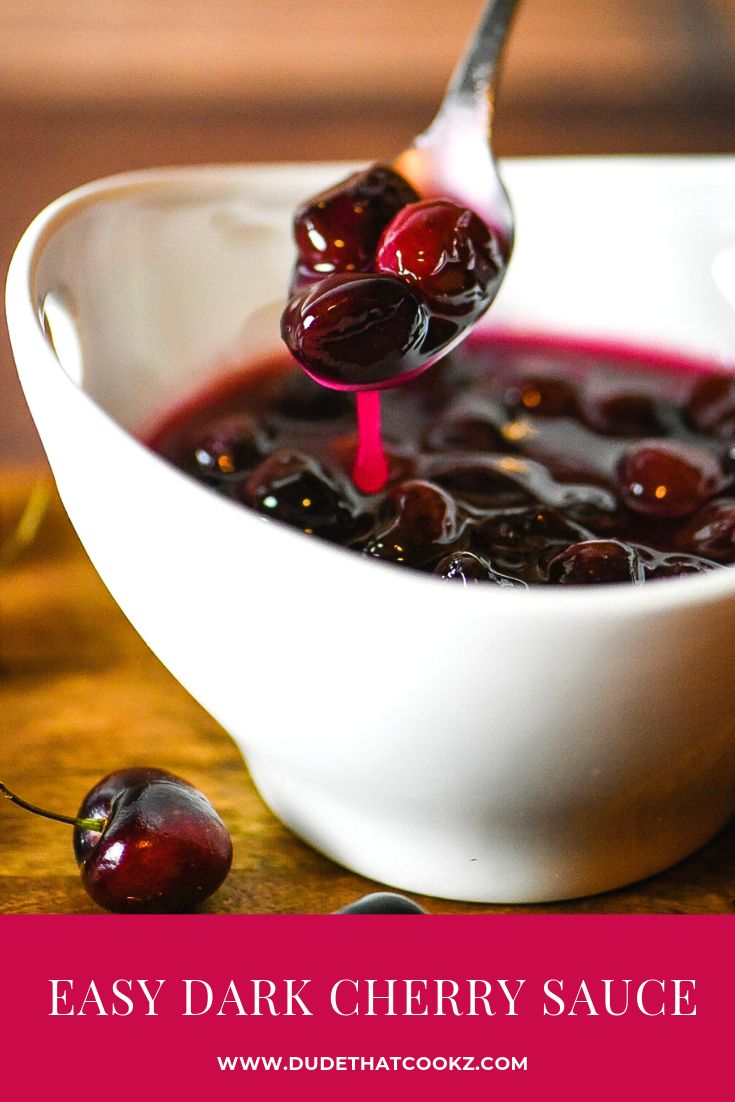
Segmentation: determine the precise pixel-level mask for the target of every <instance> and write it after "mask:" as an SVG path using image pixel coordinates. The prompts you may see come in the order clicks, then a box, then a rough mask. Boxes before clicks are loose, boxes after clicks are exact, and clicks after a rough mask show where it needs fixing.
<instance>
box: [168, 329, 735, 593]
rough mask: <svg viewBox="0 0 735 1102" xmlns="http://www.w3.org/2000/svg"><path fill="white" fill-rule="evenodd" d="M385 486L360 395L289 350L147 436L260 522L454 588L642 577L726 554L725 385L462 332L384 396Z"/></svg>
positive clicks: (730, 436) (732, 513)
mask: <svg viewBox="0 0 735 1102" xmlns="http://www.w3.org/2000/svg"><path fill="white" fill-rule="evenodd" d="M382 429H383V438H384V442H385V449H386V457H387V461H388V466H389V472H388V481H387V484H386V486H385V488H384V489H383V490H382V491H381V492H379V493H375V494H365V493H360V492H358V491H357V490H356V488H355V486H354V483H353V481H352V479H351V477H350V472H351V471H352V470H353V468H354V460H355V454H356V450H357V425H356V416H355V400H354V396H352V395H350V394H347V393H343V392H340V391H337V390H329V389H325V388H324V387H321V386H320V385H319V384H318V383H316V382H314V381H313V380H311V379H310V378H309V377H308V376H306V375H305V374H304V373H303V372H302V371H301V370H300V369H299V368H298V367H297V366H296V365H295V364H293V363H292V362H291V361H290V360H289V358H288V356H287V355H285V354H284V356H283V357H279V358H274V359H273V360H270V361H268V362H263V363H260V364H256V365H251V366H250V368H249V370H248V371H247V373H245V372H243V374H242V375H241V376H230V377H228V378H227V380H225V381H223V382H222V383H221V384H220V385H219V387H214V388H213V389H210V390H209V391H208V393H207V395H206V396H205V397H202V398H201V399H195V400H194V401H192V402H191V403H189V404H188V405H187V406H186V407H185V408H182V409H181V410H179V411H178V412H177V413H174V414H172V415H171V416H170V417H168V418H167V419H166V421H165V422H164V423H163V424H161V425H160V426H159V427H158V428H157V430H156V431H155V432H154V433H153V434H151V435H150V437H149V439H148V443H149V444H150V445H151V447H153V448H154V449H155V450H156V451H158V452H159V453H160V454H161V455H163V456H164V457H165V458H167V459H169V460H170V461H171V462H173V463H174V464H176V465H177V466H178V467H180V468H181V469H182V470H184V471H186V472H187V473H188V474H190V475H192V476H193V477H195V478H197V479H199V480H201V481H203V482H205V483H206V484H208V485H209V486H211V487H212V488H213V489H214V490H215V491H216V492H218V493H221V494H223V495H225V496H227V497H229V498H232V499H233V500H235V501H238V502H241V503H242V504H243V505H244V506H246V507H249V508H252V509H255V510H256V511H258V512H259V513H261V514H262V515H264V516H268V517H271V518H273V519H274V520H275V521H282V522H284V523H286V524H289V525H292V526H293V527H295V528H298V529H300V530H301V531H303V532H304V533H306V534H307V535H309V536H313V537H319V538H322V539H326V540H328V541H330V542H332V543H336V544H340V545H342V546H344V547H347V548H350V549H352V550H353V551H355V552H357V553H359V554H361V555H364V556H366V557H370V558H373V559H376V560H378V561H382V562H389V563H393V564H396V565H399V566H407V567H413V568H415V569H418V570H422V571H424V572H427V573H433V574H436V575H438V576H439V577H441V578H444V579H448V580H454V581H460V582H463V583H464V584H475V583H478V582H486V583H490V584H496V585H503V586H514V587H518V588H524V587H526V586H529V585H550V584H551V585H586V584H590V583H598V584H599V583H611V582H628V583H632V584H642V583H644V582H648V581H650V580H654V579H658V578H664V577H671V576H676V575H682V574H691V573H700V572H703V571H707V570H711V569H714V568H716V567H717V566H719V565H727V564H730V563H733V562H735V380H733V378H732V377H730V376H728V375H725V374H723V373H722V372H718V371H717V370H716V369H714V368H712V369H710V368H708V367H707V366H706V365H703V364H696V363H688V362H685V361H683V360H682V361H678V362H675V361H674V359H673V358H667V357H666V356H663V355H657V354H653V355H646V354H644V353H636V352H633V351H630V350H626V349H614V348H606V347H602V346H593V345H590V346H582V345H575V344H573V343H569V344H565V343H562V342H557V341H554V340H548V341H544V340H542V339H540V338H533V339H521V338H518V339H509V338H507V337H506V338H504V339H495V340H493V339H487V338H479V337H477V336H474V337H471V338H470V339H469V340H468V341H467V342H465V344H464V345H462V346H460V347H459V348H458V349H457V350H455V351H454V352H453V353H451V354H450V356H448V357H447V358H446V359H445V360H444V361H442V362H440V363H439V364H437V365H435V366H434V367H432V368H431V370H430V371H428V372H426V373H425V374H424V375H422V376H420V377H419V378H416V379H414V380H413V381H410V382H408V383H406V384H404V385H403V386H401V387H397V388H395V389H391V390H387V391H385V392H384V393H383V394H382Z"/></svg>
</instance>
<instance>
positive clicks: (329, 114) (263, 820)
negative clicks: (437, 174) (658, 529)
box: [0, 0, 735, 913]
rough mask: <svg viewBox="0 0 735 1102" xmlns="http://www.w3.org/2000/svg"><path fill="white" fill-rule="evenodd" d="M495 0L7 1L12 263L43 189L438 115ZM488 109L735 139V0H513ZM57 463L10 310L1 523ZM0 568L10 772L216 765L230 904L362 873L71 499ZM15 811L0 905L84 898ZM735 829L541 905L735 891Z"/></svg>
mask: <svg viewBox="0 0 735 1102" xmlns="http://www.w3.org/2000/svg"><path fill="white" fill-rule="evenodd" d="M481 6H482V0H0V268H2V269H5V268H6V267H7V264H8V262H9V260H10V256H11V253H12V250H13V247H14V245H15V243H16V241H17V239H18V237H19V236H20V234H21V233H22V231H23V229H24V228H25V226H26V225H27V223H28V222H29V221H30V219H31V218H32V217H33V215H34V214H35V213H36V212H37V211H38V210H39V209H40V208H41V207H42V206H44V205H45V204H46V203H47V202H49V200H51V199H52V198H53V197H54V196H56V195H58V194H60V193H61V192H64V191H66V190H68V189H69V188H72V187H74V186H76V185H78V184H81V183H83V182H85V181H86V180H90V179H93V178H95V177H99V176H104V175H108V174H110V173H113V172H119V171H123V170H125V169H131V168H139V167H143V166H148V165H165V164H185V163H196V162H199V163H201V162H233V161H235V162H237V161H257V160H282V159H293V160H299V159H325V158H335V159H339V158H347V159H365V160H369V159H372V158H379V157H382V156H388V155H390V154H391V153H392V152H393V151H395V150H397V149H400V148H401V147H402V146H403V145H404V144H405V143H406V142H407V141H408V140H409V139H410V138H411V136H412V135H414V134H415V133H417V132H418V131H419V130H421V129H422V128H423V127H424V126H425V125H426V123H427V122H428V121H429V120H430V118H431V116H432V114H433V111H434V108H435V107H436V105H437V103H438V101H439V99H440V97H441V93H442V89H443V88H444V85H445V83H446V81H447V78H448V76H449V74H450V72H451V69H452V67H453V64H454V62H455V60H456V58H457V56H458V54H459V52H460V50H461V48H462V44H463V42H464V41H465V39H466V38H467V36H468V35H469V34H470V32H471V30H472V27H473V25H474V23H475V21H476V19H477V17H478V15H479V11H480V8H481ZM496 122H497V131H496V147H497V149H498V151H499V152H500V153H501V154H504V155H514V154H532V155H542V154H554V153H607V152H619V153H649V152H650V153H686V152H696V153H707V152H726V153H735V0H522V3H521V9H520V14H519V17H518V20H517V24H516V27H515V31H514V34H513V38H512V41H511V44H510V48H509V51H508V55H507V59H506V67H505V73H504V79H503V84H502V89H501V95H500V98H499V103H498V111H497V120H496ZM733 210H734V212H735V195H734V196H733ZM42 464H43V458H42V452H41V449H40V445H39V444H38V442H37V440H36V435H35V431H34V429H33V426H32V424H31V421H30V418H29V416H28V414H27V412H26V410H25V405H24V402H23V399H22V396H21V394H20V389H19V386H18V383H17V381H16V379H15V373H14V369H13V366H12V360H11V354H10V348H9V345H8V340H7V334H6V332H5V329H4V327H3V325H2V323H1V322H0V531H1V530H2V528H1V524H2V514H3V512H5V514H6V517H7V518H11V517H13V516H17V513H18V511H19V508H20V503H21V502H22V501H23V500H25V497H26V495H27V493H28V488H29V486H30V485H31V483H32V480H33V477H34V474H33V472H30V473H29V472H28V471H22V472H20V473H13V471H12V470H11V469H10V468H11V467H12V466H14V465H17V466H25V467H28V466H32V467H34V468H35V467H40V466H42ZM0 581H1V582H2V586H0V589H2V592H1V593H0V701H2V706H3V716H4V719H3V722H2V724H1V725H0V767H2V768H1V769H0V772H4V774H5V775H4V780H6V781H7V782H8V783H11V782H13V783H14V784H15V785H16V787H18V788H19V790H20V789H22V790H23V792H24V794H25V795H26V796H27V797H28V798H30V799H35V800H37V801H38V802H41V803H43V802H44V801H45V802H46V803H47V804H48V805H49V806H61V805H63V802H64V801H63V798H62V795H63V792H64V791H66V792H68V793H74V794H76V795H77V796H78V795H79V794H80V793H81V792H83V791H84V790H85V789H86V788H87V787H88V786H89V784H91V783H92V781H93V780H94V779H95V778H96V777H98V776H99V775H101V773H103V772H105V771H107V769H110V768H114V767H116V766H118V765H120V764H123V763H125V764H129V763H134V762H143V763H149V764H159V765H165V766H167V767H169V768H172V769H175V770H176V771H179V772H181V773H182V774H183V775H184V776H187V777H190V778H191V779H192V780H193V781H194V782H195V783H200V784H201V785H202V786H203V787H204V788H205V790H207V791H208V792H209V793H210V794H211V795H212V797H213V799H214V800H215V803H216V804H217V806H218V807H220V809H221V810H222V812H223V815H225V817H226V818H227V821H228V824H229V825H230V827H231V829H232V830H233V835H234V837H235V841H236V851H237V856H236V867H235V869H234V871H233V874H232V876H231V877H230V879H229V880H228V883H227V886H226V888H225V889H224V891H223V892H222V893H220V895H219V896H218V898H217V900H216V901H215V902H214V903H213V904H212V906H213V907H214V908H215V909H220V910H225V911H242V910H246V911H248V910H252V911H262V910H266V911H268V910H272V911H290V910H316V911H325V910H330V909H333V908H335V907H339V906H341V905H342V904H344V903H345V902H346V901H348V900H349V899H350V898H352V897H354V896H356V895H358V894H360V893H361V892H362V891H364V890H365V889H366V885H365V883H364V882H363V881H360V880H358V878H356V877H354V876H352V875H351V874H349V873H347V872H345V871H344V870H342V869H339V868H338V867H337V866H334V865H332V864H331V863H330V862H328V861H326V859H324V858H321V857H319V856H318V855H317V854H315V853H313V852H312V851H311V850H309V849H307V848H306V847H305V846H303V845H302V844H301V843H299V842H298V841H297V840H296V839H295V838H294V837H293V836H291V835H290V834H288V832H287V831H285V829H284V828H282V827H281V826H280V825H279V824H278V823H277V822H276V821H275V820H274V819H273V817H272V816H270V815H269V814H268V812H267V811H266V809H265V808H264V806H263V805H262V803H261V802H260V800H259V799H258V798H257V796H256V795H255V792H254V790H253V788H252V785H251V784H250V782H249V780H248V778H247V775H246V773H245V771H244V770H243V769H242V767H241V763H240V761H239V758H238V755H237V752H236V751H235V749H234V746H233V744H232V743H231V742H230V741H229V740H228V739H227V738H226V736H225V735H224V734H223V732H222V731H221V730H220V729H219V728H217V726H216V724H215V723H214V721H213V720H211V719H210V718H209V717H208V716H206V715H205V713H204V712H203V711H202V710H201V709H200V708H199V707H198V706H197V705H196V704H195V703H194V702H193V701H192V700H191V698H189V697H188V696H187V694H186V693H185V692H184V690H183V689H181V688H180V686H178V685H177V684H176V683H175V682H174V681H173V679H172V678H171V677H170V676H169V675H168V674H167V673H166V671H165V670H164V669H163V668H162V667H161V666H160V665H159V664H158V663H157V662H156V660H155V659H154V658H153V656H152V655H151V654H150V653H149V652H148V651H147V650H146V648H145V646H144V644H143V643H142V642H141V641H140V640H139V639H138V638H137V637H136V636H135V633H134V632H133V631H132V629H131V628H130V626H129V625H128V624H127V622H126V621H125V620H124V618H123V617H122V614H121V613H120V612H119V611H118V610H117V609H116V608H115V606H114V605H113V603H112V601H111V599H110V598H109V597H108V596H107V595H106V593H105V592H104V590H103V588H102V585H101V583H100V582H99V580H98V579H97V577H96V575H95V574H94V572H93V570H92V567H91V566H90V564H89V562H88V561H87V559H86V557H85V556H84V553H83V552H82V550H81V548H80V546H79V544H78V541H77V540H76V538H75V537H74V534H73V532H72V530H71V528H70V526H69V524H68V522H66V521H65V519H63V517H62V514H61V509H60V506H59V505H58V503H57V504H56V505H55V507H54V508H53V509H52V512H51V515H50V517H48V518H47V520H46V521H45V523H44V526H43V528H42V531H41V534H40V538H39V539H38V540H37V541H36V542H35V543H34V545H33V547H32V549H31V552H30V554H28V555H26V556H25V557H24V558H22V559H21V560H20V561H19V562H18V563H17V564H15V567H14V568H13V569H12V570H9V571H7V573H6V574H5V575H4V576H3V577H2V579H0ZM19 745H22V747H23V749H22V753H19V752H18V746H19ZM3 811H4V813H5V814H4V815H3V816H2V822H0V850H1V851H2V852H0V911H2V912H8V913H15V912H19V911H20V912H27V911H39V910H40V911H79V910H87V909H90V908H91V904H90V903H89V901H88V900H87V899H86V897H85V896H84V894H83V893H82V891H81V888H80V886H79V880H78V877H77V876H76V875H75V872H74V869H73V867H72V864H71V861H70V859H69V854H68V852H67V851H68V837H67V835H66V834H65V833H64V832H63V831H60V832H59V830H58V829H57V828H56V827H55V825H54V824H45V823H42V822H41V820H37V819H33V818H32V817H30V816H23V815H22V813H20V812H18V813H17V814H16V813H14V810H13V809H10V808H9V807H6V808H4V809H3ZM734 839H735V834H734V832H733V827H732V826H731V827H730V828H729V830H726V831H725V832H724V833H723V834H721V835H720V837H719V838H718V839H716V840H715V841H713V842H712V843H711V844H710V845H709V846H707V847H706V848H705V849H704V850H702V851H701V852H700V853H699V854H698V855H695V856H694V857H692V858H691V859H690V860H689V861H687V862H684V863H683V864H681V865H679V866H677V868H676V869H674V870H672V871H671V872H670V873H666V874H663V875H662V876H660V877H656V878H654V879H652V880H649V881H647V882H646V883H645V884H644V885H641V886H634V887H633V888H631V889H627V890H625V891H624V892H618V893H613V894H609V895H606V896H602V897H599V898H598V899H594V900H591V901H578V900H577V901H572V902H571V903H568V904H565V905H563V907H551V908H547V909H552V910H556V909H566V910H572V911H577V910H593V911H599V910H608V911H639V910H643V911H678V910H683V911H702V912H716V911H731V910H732V908H733V906H734V904H733V900H734V899H735V895H734V894H733V872H732V870H733V852H734V850H733V847H734V845H735V841H734ZM431 906H432V909H436V910H469V909H472V908H468V907H462V906H461V905H459V906H454V905H452V904H449V903H436V902H434V903H432V905H431ZM475 909H477V908H475Z"/></svg>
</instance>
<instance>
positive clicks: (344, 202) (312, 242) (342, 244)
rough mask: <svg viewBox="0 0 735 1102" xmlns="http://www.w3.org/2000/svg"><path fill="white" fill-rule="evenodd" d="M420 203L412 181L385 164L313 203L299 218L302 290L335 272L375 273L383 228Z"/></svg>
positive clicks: (301, 209)
mask: <svg viewBox="0 0 735 1102" xmlns="http://www.w3.org/2000/svg"><path fill="white" fill-rule="evenodd" d="M417 199H418V195H417V194H416V192H415V191H414V189H413V188H412V187H411V185H410V184H409V183H408V181H407V180H404V179H403V177H402V176H399V175H398V173H397V172H394V171H393V169H391V168H388V167H387V166H386V165H373V166H372V168H369V169H367V170H366V171H364V172H356V173H355V174H354V175H353V176H350V177H349V178H348V179H347V180H344V181H343V182H342V183H340V184H337V185H336V186H335V187H333V188H329V189H328V190H327V191H323V192H321V193H320V194H319V195H315V196H314V197H313V198H312V199H308V200H307V201H306V202H305V203H303V204H302V205H301V206H300V207H299V208H298V210H297V211H296V214H295V216H294V237H295V239H296V246H297V249H298V254H299V255H298V262H297V265H298V266H297V273H296V279H295V282H296V284H297V286H298V287H301V286H304V285H305V284H306V283H308V282H313V281H314V280H315V279H317V280H318V279H323V278H324V276H327V275H331V274H332V273H334V272H367V271H370V270H371V269H372V267H373V260H374V258H375V249H376V248H377V245H378V240H379V238H380V235H381V233H382V232H383V230H384V228H385V227H386V226H387V225H388V223H389V222H390V220H391V219H392V218H393V216H394V215H395V214H397V213H398V211H399V210H401V208H402V207H405V206H406V204H407V203H413V202H415V201H416V200H417ZM295 289H296V288H295Z"/></svg>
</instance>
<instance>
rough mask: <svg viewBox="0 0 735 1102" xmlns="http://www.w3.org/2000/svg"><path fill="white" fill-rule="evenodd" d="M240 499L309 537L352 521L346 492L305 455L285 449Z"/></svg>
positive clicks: (271, 458) (258, 471)
mask: <svg viewBox="0 0 735 1102" xmlns="http://www.w3.org/2000/svg"><path fill="white" fill-rule="evenodd" d="M240 498H241V500H242V501H243V502H244V504H246V505H250V506H251V508H253V509H257V510H258V512H260V513H265V515H266V516H270V517H275V518H277V519H278V520H282V521H284V522H285V523H286V524H291V525H293V526H294V527H295V528H300V529H301V531H302V532H306V533H307V535H312V534H313V533H325V532H327V531H330V530H333V529H339V528H343V527H344V526H345V525H347V524H349V523H350V521H351V520H352V511H351V508H350V504H349V501H348V500H347V499H346V497H345V488H344V487H343V486H340V484H339V481H338V480H336V479H335V478H333V477H332V476H331V475H330V473H329V472H328V471H327V470H326V469H325V468H324V467H323V466H322V464H321V463H318V462H317V460H315V459H312V458H310V457H309V456H306V455H303V454H302V453H301V452H297V451H290V450H289V449H287V448H283V449H281V450H279V451H277V452H274V453H273V455H270V456H269V457H268V458H267V459H265V460H264V461H263V462H262V463H261V464H260V465H259V466H258V467H256V468H255V470H254V471H253V472H252V473H251V475H250V477H249V478H248V479H247V481H246V482H245V483H244V484H243V486H242V487H241V489H240Z"/></svg>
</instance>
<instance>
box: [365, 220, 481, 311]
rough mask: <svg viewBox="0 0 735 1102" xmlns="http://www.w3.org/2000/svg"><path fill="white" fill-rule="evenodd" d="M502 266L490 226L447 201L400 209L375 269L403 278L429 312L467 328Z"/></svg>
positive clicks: (385, 233)
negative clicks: (458, 321)
mask: <svg viewBox="0 0 735 1102" xmlns="http://www.w3.org/2000/svg"><path fill="white" fill-rule="evenodd" d="M502 266H503V261H502V257H501V255H500V252H499V249H498V246H497V243H496V241H495V238H494V237H493V235H492V233H491V232H490V230H489V228H488V226H487V225H486V224H485V223H484V222H483V221H482V219H480V218H478V217H477V215H476V214H474V213H473V212H472V211H471V210H468V209H467V208H466V207H460V206H457V204H456V203H451V202H449V200H447V199H424V200H422V201H421V202H419V203H412V204H410V205H409V206H407V207H404V208H403V210H402V211H400V212H399V213H398V214H397V215H396V216H395V218H394V219H393V220H392V222H391V223H390V225H388V226H387V227H386V229H385V230H384V231H383V235H382V237H381V239H380V242H379V244H378V250H377V253H376V255H375V267H376V269H377V271H379V272H386V273H389V274H392V275H396V276H400V277H401V279H405V280H407V281H408V282H409V283H410V284H412V285H414V286H416V287H417V288H419V290H420V291H421V292H422V293H423V294H424V295H425V296H426V299H427V301H428V303H429V306H430V308H431V310H432V311H433V312H435V313H438V314H441V315H448V316H450V317H462V318H463V319H464V322H465V323H466V324H467V323H469V322H470V321H472V320H474V319H475V318H477V317H478V316H479V315H480V314H481V313H483V311H484V310H485V308H486V307H487V305H488V304H489V302H490V298H491V293H490V292H491V288H493V287H494V285H495V284H496V283H497V281H498V278H499V276H500V273H501V270H502Z"/></svg>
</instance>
